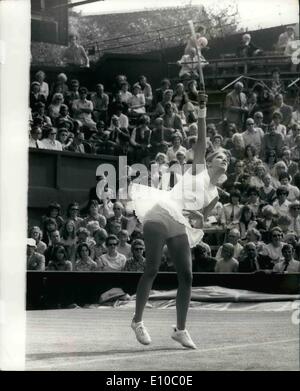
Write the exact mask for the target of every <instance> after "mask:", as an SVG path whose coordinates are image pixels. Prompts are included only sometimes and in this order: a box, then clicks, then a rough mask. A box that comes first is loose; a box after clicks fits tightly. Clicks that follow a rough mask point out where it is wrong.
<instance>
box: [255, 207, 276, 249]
mask: <svg viewBox="0 0 300 391" xmlns="http://www.w3.org/2000/svg"><path fill="white" fill-rule="evenodd" d="M276 217H277V213H276V210H275V209H274V208H273V206H271V205H266V206H264V207H263V208H262V218H259V219H257V222H258V223H257V229H258V230H259V231H260V233H261V235H262V240H263V241H264V242H265V243H269V242H270V241H271V230H272V229H273V228H275V227H276V226H277V220H276Z"/></svg>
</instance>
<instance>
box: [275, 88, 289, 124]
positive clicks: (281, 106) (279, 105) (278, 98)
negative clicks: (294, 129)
mask: <svg viewBox="0 0 300 391" xmlns="http://www.w3.org/2000/svg"><path fill="white" fill-rule="evenodd" d="M274 111H279V112H280V113H281V115H282V124H283V125H285V126H289V124H290V123H291V119H292V113H293V108H292V107H291V106H289V105H286V104H285V103H284V102H283V96H282V94H277V95H275V100H274V107H273V112H274Z"/></svg>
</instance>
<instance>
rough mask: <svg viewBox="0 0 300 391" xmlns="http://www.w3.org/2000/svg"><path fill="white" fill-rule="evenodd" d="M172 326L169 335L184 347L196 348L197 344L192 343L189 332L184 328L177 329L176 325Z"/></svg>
mask: <svg viewBox="0 0 300 391" xmlns="http://www.w3.org/2000/svg"><path fill="white" fill-rule="evenodd" d="M173 328H174V331H173V333H172V335H171V337H172V338H173V339H174V341H176V342H179V343H180V344H181V345H182V346H184V347H185V348H189V349H197V346H196V345H195V344H194V342H193V340H192V338H191V337H190V334H189V332H188V331H187V330H186V329H184V330H178V329H177V327H176V326H173Z"/></svg>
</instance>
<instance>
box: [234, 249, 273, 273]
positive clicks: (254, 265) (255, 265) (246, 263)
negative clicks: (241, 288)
mask: <svg viewBox="0 0 300 391" xmlns="http://www.w3.org/2000/svg"><path fill="white" fill-rule="evenodd" d="M244 252H245V254H244V257H243V259H242V260H240V262H239V268H238V271H239V272H240V273H253V272H257V271H262V270H272V266H273V265H272V264H271V262H270V260H268V259H267V258H264V257H263V256H261V255H260V254H258V251H257V248H256V245H255V243H253V242H249V243H247V244H246V245H245V247H244Z"/></svg>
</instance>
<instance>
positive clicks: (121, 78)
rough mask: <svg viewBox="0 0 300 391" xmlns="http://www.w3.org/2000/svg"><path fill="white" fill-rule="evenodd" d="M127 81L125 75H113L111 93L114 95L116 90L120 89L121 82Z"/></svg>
mask: <svg viewBox="0 0 300 391" xmlns="http://www.w3.org/2000/svg"><path fill="white" fill-rule="evenodd" d="M124 82H127V76H125V75H117V76H116V77H115V80H114V83H113V85H112V93H113V95H115V94H116V93H117V92H118V91H120V90H121V88H122V84H123V83H124Z"/></svg>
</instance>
